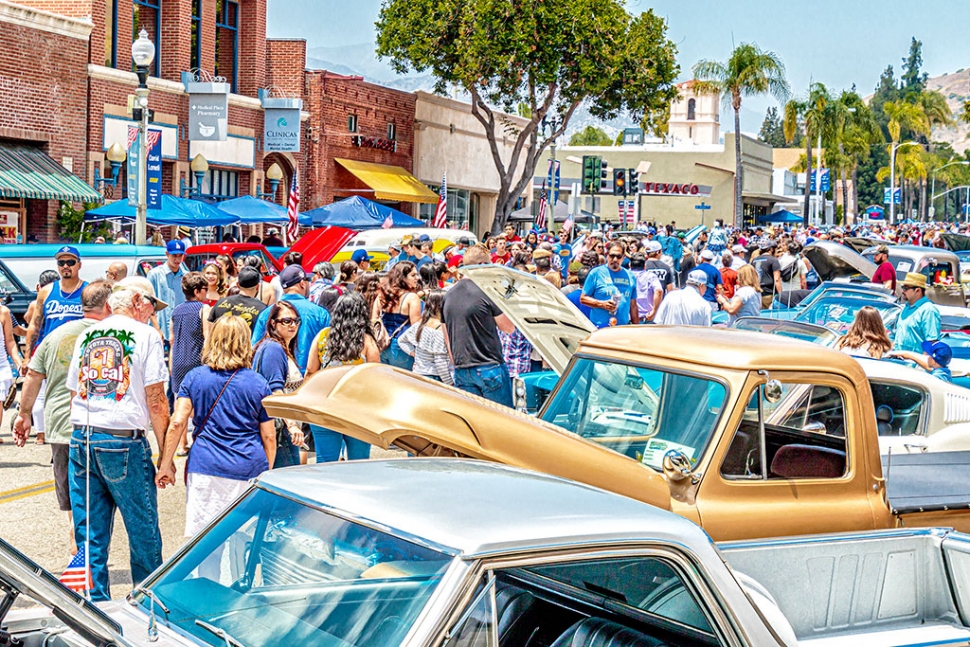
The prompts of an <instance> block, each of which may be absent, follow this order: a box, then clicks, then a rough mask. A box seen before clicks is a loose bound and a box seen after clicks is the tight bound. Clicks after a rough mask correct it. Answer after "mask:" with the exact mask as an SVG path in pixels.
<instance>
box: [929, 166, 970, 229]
mask: <svg viewBox="0 0 970 647" xmlns="http://www.w3.org/2000/svg"><path fill="white" fill-rule="evenodd" d="M954 164H961V165H963V166H970V162H968V161H967V160H957V161H955V162H947V163H946V164H944V165H943V166H941V167H940V168H938V169H935V170H934V171H933V172H932V173H931V174H930V175H931V176H932V178H933V187H932V188H931V189H930V220H933V217H934V216H935V215H936V207H935V206H934V205H935V204H936V174H937V173H938V172H939V171H942V170H943V169H945V168H946V167H947V166H953V165H954ZM945 211H946V209H944V212H945ZM945 217H946V214H945V213H944V218H945Z"/></svg>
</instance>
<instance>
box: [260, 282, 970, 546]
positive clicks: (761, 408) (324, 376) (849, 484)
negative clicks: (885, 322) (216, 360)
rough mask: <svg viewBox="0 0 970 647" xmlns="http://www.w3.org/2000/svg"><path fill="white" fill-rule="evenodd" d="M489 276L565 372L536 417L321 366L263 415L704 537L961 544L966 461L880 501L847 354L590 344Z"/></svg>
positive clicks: (609, 335)
mask: <svg viewBox="0 0 970 647" xmlns="http://www.w3.org/2000/svg"><path fill="white" fill-rule="evenodd" d="M479 278H482V277H479ZM493 278H494V285H493V289H486V292H488V293H489V294H491V295H492V298H493V300H495V301H496V302H501V301H502V299H503V298H506V297H504V296H503V295H506V294H507V295H508V297H507V298H509V299H512V298H514V299H515V300H516V303H517V304H518V306H522V307H519V308H518V312H517V314H516V316H514V317H513V318H514V319H517V325H529V322H530V321H531V323H532V324H533V325H534V327H538V328H539V329H543V327H545V332H544V336H545V338H546V342H547V343H546V344H544V345H543V346H544V347H543V351H544V352H543V355H544V356H545V357H546V358H547V361H549V362H550V364H551V365H552V366H553V368H555V369H556V370H557V372H559V373H560V374H561V377H560V379H559V382H558V384H557V385H556V387H555V389H553V391H552V393H551V394H550V396H549V398H548V400H547V401H546V403H545V405H544V406H543V408H542V410H541V411H540V412H539V415H538V416H537V417H532V416H528V415H526V414H523V413H519V412H517V411H513V410H510V409H508V408H505V407H502V406H498V405H495V404H493V403H491V402H487V401H485V400H483V399H481V398H478V397H475V396H472V395H469V394H467V393H464V392H462V391H459V390H457V389H453V388H449V387H446V386H443V385H441V384H439V383H437V382H432V381H430V380H426V379H424V378H420V377H418V376H416V375H414V374H412V373H408V372H406V371H401V370H398V369H395V368H392V367H389V366H384V365H380V364H365V365H361V366H357V367H348V368H335V369H328V370H325V371H322V372H320V373H319V374H317V375H314V376H313V377H312V378H310V379H309V380H308V381H307V382H306V383H305V384H304V385H303V387H302V388H301V389H300V390H299V391H298V392H296V393H294V394H291V395H280V396H272V397H269V398H267V399H266V400H265V401H264V402H265V404H266V408H267V410H268V411H269V413H270V415H272V416H278V417H286V418H297V419H301V420H306V421H308V422H311V423H315V424H319V425H322V426H324V427H327V428H329V429H333V430H336V431H339V432H341V433H345V434H348V435H351V436H354V437H356V438H359V439H361V440H364V441H366V442H369V443H371V444H373V445H377V446H380V447H384V448H387V447H390V446H391V445H392V444H393V445H395V446H397V447H400V448H402V449H405V450H407V451H409V452H411V453H413V454H417V455H421V456H454V455H457V456H467V457H472V458H478V459H484V460H491V461H496V462H500V463H505V464H509V465H515V466H518V467H524V468H528V469H532V470H536V471H539V472H545V473H549V474H554V475H558V476H562V477H565V478H569V479H573V480H576V481H580V482H582V483H588V484H590V485H593V486H597V487H600V488H603V489H606V490H610V491H613V492H617V493H619V494H623V495H625V496H629V497H632V498H635V499H639V500H641V501H644V502H647V503H650V504H653V505H655V506H658V507H660V508H664V509H669V510H672V511H673V512H675V513H677V514H680V515H682V516H684V517H686V518H688V519H690V520H692V521H694V522H695V523H698V524H699V525H701V526H702V527H703V528H704V529H705V530H706V531H707V532H708V533H709V534H710V535H711V537H712V538H714V539H715V540H717V541H726V540H736V539H747V538H755V537H774V536H786V535H802V534H816V533H823V532H824V533H830V532H841V531H858V530H871V529H878V528H893V527H898V526H919V527H936V526H952V527H954V528H957V529H959V530H961V531H964V532H967V531H970V487H968V486H967V479H966V478H965V474H966V469H967V464H966V458H967V455H966V454H963V453H954V454H947V455H944V454H929V455H923V456H922V457H920V456H915V457H914V456H907V457H900V458H899V459H895V458H893V457H891V459H892V460H893V461H896V460H899V461H901V462H899V463H896V462H893V463H892V464H891V466H890V468H889V469H890V474H891V481H890V483H888V490H887V479H886V477H885V474H884V468H883V464H882V461H881V459H880V455H879V442H878V434H877V427H876V418H875V413H874V411H873V405H872V402H873V399H872V394H871V393H870V390H869V382H868V380H867V379H866V374H865V373H864V372H863V370H862V368H861V367H860V365H859V363H858V362H857V361H856V360H854V359H852V358H851V357H849V356H847V355H844V354H842V353H840V352H837V351H833V350H829V349H826V348H822V347H819V346H817V345H814V344H809V343H806V342H801V341H798V340H793V339H786V338H780V337H776V336H767V335H763V334H760V333H752V332H743V331H737V330H716V329H701V328H687V327H679V328H668V327H661V326H625V327H620V328H613V329H606V330H601V331H596V332H594V333H593V334H591V335H588V332H589V331H588V329H586V328H585V324H582V323H581V320H579V319H575V320H571V319H570V317H571V316H572V314H573V312H572V311H570V308H572V310H573V311H575V308H573V307H572V304H570V303H569V302H568V301H567V300H566V299H565V298H564V297H561V294H559V293H558V292H555V294H554V295H553V297H552V299H551V301H550V297H549V295H548V294H544V293H543V288H542V286H537V285H534V284H536V283H538V282H537V281H536V280H535V279H534V277H529V276H528V275H525V274H520V273H514V272H513V271H509V270H505V271H503V272H501V273H499V274H498V275H496V276H495V277H493ZM476 282H478V283H479V284H480V285H484V286H486V287H488V286H487V283H488V281H487V280H483V281H481V282H480V281H479V280H476ZM547 285H548V284H547ZM533 288H534V290H533ZM533 291H534V294H533ZM557 297H561V298H557ZM530 302H531V303H532V306H533V308H532V310H534V312H533V311H532V310H530V307H529V305H528V304H529V303H530ZM523 304H526V305H525V306H523ZM501 305H502V304H501V303H500V306H501ZM503 309H505V308H504V307H503ZM506 312H507V313H508V312H510V311H509V310H506ZM530 312H532V314H531V315H530V314H529V313H530ZM575 315H577V316H579V317H581V315H579V313H578V311H575ZM554 320H559V324H558V325H553V323H554ZM563 320H565V324H563ZM570 322H571V323H570ZM587 335H588V336H587ZM541 336H543V335H540V337H541ZM926 457H929V458H926ZM934 457H935V458H934ZM927 461H929V463H927ZM402 467H403V466H402ZM510 503H513V504H514V502H510ZM550 503H551V502H550Z"/></svg>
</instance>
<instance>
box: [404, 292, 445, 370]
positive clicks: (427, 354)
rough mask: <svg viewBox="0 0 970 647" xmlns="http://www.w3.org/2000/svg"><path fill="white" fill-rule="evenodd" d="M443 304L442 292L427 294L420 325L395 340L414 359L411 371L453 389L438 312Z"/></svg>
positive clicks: (439, 313) (443, 295)
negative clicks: (450, 386)
mask: <svg viewBox="0 0 970 647" xmlns="http://www.w3.org/2000/svg"><path fill="white" fill-rule="evenodd" d="M444 302H445V292H444V290H431V291H430V292H428V294H427V296H425V298H424V313H423V314H422V316H421V321H420V322H418V323H417V324H416V325H414V326H411V327H410V328H408V329H407V330H405V331H404V334H402V335H401V336H400V337H399V338H398V344H399V345H400V346H401V350H403V351H404V352H405V353H407V354H408V355H411V356H412V357H414V368H412V369H411V370H412V371H414V372H415V373H417V374H418V375H421V376H424V377H428V378H431V379H432V380H437V381H439V382H444V383H445V384H449V385H452V386H453V385H454V383H455V380H454V378H453V377H452V375H451V361H450V359H449V357H448V347H447V346H446V345H445V333H444V331H443V330H442V329H441V308H442V305H443V304H444Z"/></svg>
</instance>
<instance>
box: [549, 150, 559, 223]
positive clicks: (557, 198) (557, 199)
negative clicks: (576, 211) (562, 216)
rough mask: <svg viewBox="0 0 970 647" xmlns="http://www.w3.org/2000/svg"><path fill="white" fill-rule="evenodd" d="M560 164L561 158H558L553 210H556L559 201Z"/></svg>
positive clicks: (553, 184)
mask: <svg viewBox="0 0 970 647" xmlns="http://www.w3.org/2000/svg"><path fill="white" fill-rule="evenodd" d="M559 165H560V162H559V160H556V168H555V171H554V173H555V176H554V177H553V181H552V200H551V201H550V204H551V205H552V211H555V210H556V204H558V202H559Z"/></svg>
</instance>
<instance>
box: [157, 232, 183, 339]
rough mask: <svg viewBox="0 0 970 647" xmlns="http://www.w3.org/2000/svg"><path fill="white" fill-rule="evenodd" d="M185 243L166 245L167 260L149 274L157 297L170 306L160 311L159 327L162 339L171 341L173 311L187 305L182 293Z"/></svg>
mask: <svg viewBox="0 0 970 647" xmlns="http://www.w3.org/2000/svg"><path fill="white" fill-rule="evenodd" d="M185 249H186V247H185V241H183V240H178V239H175V240H170V241H168V244H167V245H165V256H166V257H167V260H166V261H165V262H164V263H162V264H161V265H159V266H158V267H155V268H152V270H151V271H150V272H149V273H148V281H149V283H151V284H152V288H153V289H154V290H155V296H156V297H158V298H159V299H161V300H162V301H164V302H165V303H167V304H169V307H168V308H165V309H164V310H159V311H158V313H157V316H158V327H159V329H160V330H161V331H162V339H169V338H170V334H169V332H170V331H171V326H172V311H173V310H175V307H176V306H178V305H179V304H181V303H185V294H184V293H183V292H182V277H183V276H185V272H186V269H185V267H184V266H183V265H182V261H184V260H185Z"/></svg>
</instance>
